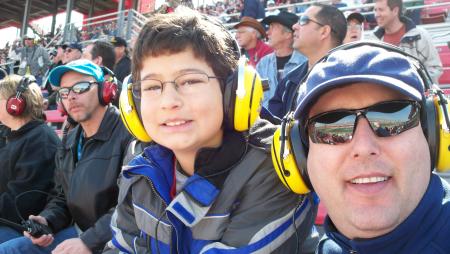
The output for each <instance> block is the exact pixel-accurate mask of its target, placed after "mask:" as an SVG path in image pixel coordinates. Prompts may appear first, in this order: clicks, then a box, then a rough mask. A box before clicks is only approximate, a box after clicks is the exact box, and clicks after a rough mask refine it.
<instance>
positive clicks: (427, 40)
mask: <svg viewBox="0 0 450 254" xmlns="http://www.w3.org/2000/svg"><path fill="white" fill-rule="evenodd" d="M417 29H419V28H417ZM420 32H421V33H420V36H421V37H422V38H421V39H420V40H419V41H418V44H421V45H422V46H419V45H417V46H418V47H420V48H418V51H417V53H418V55H421V56H422V57H423V59H424V60H423V64H424V65H425V67H426V68H427V70H428V72H429V73H430V76H431V78H432V79H433V82H434V83H436V84H437V83H438V80H439V77H440V76H441V74H442V72H443V69H442V63H441V59H440V58H439V54H438V52H437V50H436V47H435V46H434V44H433V40H432V39H431V37H430V35H429V34H428V32H427V31H425V30H423V29H421V30H420ZM422 57H421V58H422Z"/></svg>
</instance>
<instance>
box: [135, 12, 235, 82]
mask: <svg viewBox="0 0 450 254" xmlns="http://www.w3.org/2000/svg"><path fill="white" fill-rule="evenodd" d="M186 49H192V51H193V53H194V55H195V56H196V57H198V58H200V59H204V60H205V61H206V63H207V64H208V65H209V66H210V67H211V68H212V69H213V71H214V75H216V76H218V77H223V78H226V77H227V76H228V75H229V74H230V73H231V72H232V71H233V70H234V69H235V68H236V66H237V60H238V57H237V55H238V54H239V49H238V48H237V45H236V42H235V41H234V38H233V37H232V36H231V34H230V33H229V32H228V30H227V29H226V28H225V27H223V26H222V25H221V24H220V23H218V21H216V20H213V19H212V18H208V17H207V16H204V15H202V14H200V13H198V12H196V11H193V10H190V9H188V8H185V7H178V8H177V10H176V11H175V12H174V13H170V14H156V15H153V16H151V17H150V18H149V20H148V22H147V23H146V24H145V25H144V27H143V28H142V30H141V32H140V34H139V37H138V38H137V40H136V43H135V47H134V49H133V57H132V61H133V64H132V76H133V80H140V71H141V69H142V62H143V61H144V59H146V58H147V57H157V56H160V55H165V54H175V53H179V52H183V51H184V50H186Z"/></svg>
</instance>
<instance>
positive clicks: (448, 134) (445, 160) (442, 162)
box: [434, 98, 450, 172]
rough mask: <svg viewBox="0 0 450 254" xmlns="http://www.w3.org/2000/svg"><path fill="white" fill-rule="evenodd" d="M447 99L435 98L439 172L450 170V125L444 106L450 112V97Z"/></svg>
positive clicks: (437, 166)
mask: <svg viewBox="0 0 450 254" xmlns="http://www.w3.org/2000/svg"><path fill="white" fill-rule="evenodd" d="M445 100H446V101H445V102H442V101H439V100H438V99H437V98H436V99H435V100H434V104H435V107H436V109H437V118H438V119H437V121H438V124H439V129H438V131H439V137H438V138H439V147H438V149H437V150H438V155H437V161H436V170H437V171H439V172H445V171H448V170H450V126H447V123H446V121H445V115H444V114H445V112H444V110H443V108H442V107H446V108H447V113H448V112H450V106H449V103H450V101H449V100H448V99H445Z"/></svg>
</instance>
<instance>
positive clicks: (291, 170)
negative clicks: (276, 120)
mask: <svg viewBox="0 0 450 254" xmlns="http://www.w3.org/2000/svg"><path fill="white" fill-rule="evenodd" d="M290 127H291V125H289V126H286V128H290ZM289 131H290V130H288V132H289ZM281 134H282V130H281V127H279V128H278V129H277V130H276V131H275V133H274V135H273V140H272V149H271V154H272V163H273V166H274V168H275V171H276V172H277V174H278V177H279V178H280V180H281V182H282V183H283V184H284V185H285V186H286V187H287V188H288V189H289V190H291V191H293V192H295V193H297V194H306V193H308V192H310V190H309V188H308V187H307V186H306V184H305V182H304V181H303V178H302V176H301V174H300V170H299V169H298V167H297V164H296V161H295V158H294V154H293V152H292V149H291V145H290V142H289V140H284V141H283V139H282V137H281ZM286 136H287V137H289V135H286ZM282 146H284V149H282ZM282 150H284V151H282ZM282 153H283V154H282Z"/></svg>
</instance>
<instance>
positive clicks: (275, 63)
mask: <svg viewBox="0 0 450 254" xmlns="http://www.w3.org/2000/svg"><path fill="white" fill-rule="evenodd" d="M297 21H298V16H297V15H295V14H293V13H290V12H286V11H281V12H280V13H279V14H278V15H272V16H268V17H266V18H264V19H263V20H262V22H261V23H263V24H264V25H268V26H269V30H268V31H267V37H268V38H269V45H270V46H271V47H272V48H273V49H274V52H273V53H271V54H268V55H266V56H265V57H263V58H262V59H261V61H260V62H259V63H258V64H257V65H256V70H257V71H258V73H259V75H260V76H261V78H263V79H268V81H269V90H268V91H265V92H264V100H263V106H264V107H267V106H268V102H269V99H270V98H272V96H273V95H274V94H275V90H276V89H277V86H278V82H279V81H280V80H282V79H283V78H284V77H285V76H286V74H287V73H288V72H289V71H291V70H292V69H294V68H295V67H296V66H298V65H300V64H302V63H304V62H305V61H306V58H305V57H304V56H303V55H302V54H300V53H299V52H298V51H296V50H294V49H293V48H292V42H293V30H292V26H293V25H294V24H295V23H297Z"/></svg>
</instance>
